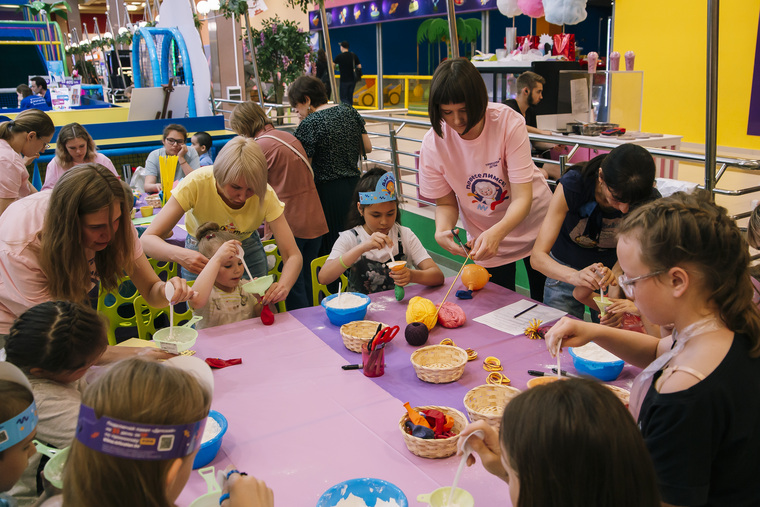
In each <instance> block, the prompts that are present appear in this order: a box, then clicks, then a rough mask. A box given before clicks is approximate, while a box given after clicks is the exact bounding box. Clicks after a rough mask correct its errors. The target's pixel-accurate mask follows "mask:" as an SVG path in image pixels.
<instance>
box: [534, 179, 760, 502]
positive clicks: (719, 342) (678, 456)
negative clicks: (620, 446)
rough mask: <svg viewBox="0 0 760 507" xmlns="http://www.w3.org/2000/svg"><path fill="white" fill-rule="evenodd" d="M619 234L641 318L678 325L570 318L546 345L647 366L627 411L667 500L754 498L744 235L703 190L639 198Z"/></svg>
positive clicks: (759, 382)
mask: <svg viewBox="0 0 760 507" xmlns="http://www.w3.org/2000/svg"><path fill="white" fill-rule="evenodd" d="M618 231H619V232H618V234H619V237H618V242H617V254H618V261H619V263H620V267H621V268H622V270H623V275H621V276H620V277H619V278H618V281H619V283H620V286H621V288H622V289H623V290H624V291H625V293H626V295H627V296H628V297H630V298H632V299H633V300H634V301H635V303H636V305H637V306H638V307H639V309H640V310H641V313H642V315H644V316H646V317H647V318H648V319H649V320H651V321H652V322H653V323H655V324H658V325H661V326H673V334H672V336H668V337H666V338H663V339H658V338H655V337H652V336H649V335H644V334H641V333H636V332H632V331H625V330H622V329H613V328H610V327H606V326H600V325H596V324H591V323H585V322H579V321H577V320H574V319H569V318H563V319H562V320H561V321H560V322H559V323H558V324H557V325H555V326H554V327H553V328H552V329H551V330H550V331H549V332H548V333H547V335H546V345H547V347H548V348H549V350H550V351H551V352H552V353H556V352H558V351H559V349H560V347H565V346H567V347H578V346H581V345H583V344H585V343H588V342H589V341H590V340H592V339H593V340H594V341H595V342H596V343H597V344H599V345H601V346H602V347H604V348H606V349H608V350H609V351H610V352H612V353H613V354H615V355H617V356H619V357H620V358H621V359H624V360H625V361H626V362H630V363H632V364H634V365H635V366H639V367H641V368H644V370H643V371H642V372H641V373H640V374H639V376H638V377H636V380H634V383H633V389H632V392H631V405H630V408H631V412H632V413H633V415H634V417H635V418H636V419H637V421H638V424H639V427H640V428H641V432H642V435H643V436H644V440H645V442H646V444H647V447H648V448H649V451H650V453H651V455H652V459H653V462H654V466H655V470H656V472H657V476H658V481H659V486H660V494H661V496H662V499H663V501H664V502H665V503H666V504H669V505H731V506H738V505H757V500H758V498H760V482H759V481H758V480H757V477H756V475H757V473H756V471H757V469H756V467H755V466H753V465H752V463H757V457H758V456H760V397H758V396H757V393H758V392H760V358H759V357H760V310H758V308H757V306H756V305H755V304H754V303H753V302H752V294H753V289H752V282H751V281H750V274H749V251H748V248H747V243H746V241H745V240H744V237H743V236H742V234H741V232H740V231H739V228H738V227H737V226H736V223H735V222H734V221H733V220H732V219H731V218H730V217H729V216H728V214H727V212H726V210H725V209H724V208H722V207H720V206H716V205H715V204H713V203H712V202H711V201H710V195H709V194H708V193H702V194H699V195H690V194H684V193H677V194H674V195H673V196H671V197H667V198H663V199H659V200H657V201H655V202H653V203H650V204H647V205H645V206H642V207H641V208H639V209H637V210H636V211H634V212H632V213H631V215H630V216H628V217H627V218H626V220H624V221H623V223H622V224H621V225H620V228H619V230H618ZM622 459H624V458H622Z"/></svg>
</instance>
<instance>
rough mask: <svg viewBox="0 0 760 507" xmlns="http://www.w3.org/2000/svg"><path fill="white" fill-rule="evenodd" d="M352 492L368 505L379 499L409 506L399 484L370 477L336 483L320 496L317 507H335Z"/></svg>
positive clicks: (403, 506) (405, 506)
mask: <svg viewBox="0 0 760 507" xmlns="http://www.w3.org/2000/svg"><path fill="white" fill-rule="evenodd" d="M351 494H353V495H354V496H358V497H359V498H361V499H362V500H364V502H365V503H366V504H367V505H375V503H377V501H378V500H382V501H384V502H388V501H390V500H395V501H396V503H397V504H398V505H399V507H409V501H408V500H407V499H406V495H405V494H404V492H403V491H401V490H400V489H399V487H398V486H396V485H395V484H391V483H390V482H388V481H384V480H382V479H372V478H369V477H367V478H363V479H351V480H348V481H343V482H341V483H339V484H336V485H335V486H333V487H332V488H330V489H328V490H327V491H325V492H324V493H323V494H322V496H321V497H319V501H318V502H317V507H334V506H335V505H337V504H338V502H340V501H341V500H343V499H345V498H348V496H349V495H351Z"/></svg>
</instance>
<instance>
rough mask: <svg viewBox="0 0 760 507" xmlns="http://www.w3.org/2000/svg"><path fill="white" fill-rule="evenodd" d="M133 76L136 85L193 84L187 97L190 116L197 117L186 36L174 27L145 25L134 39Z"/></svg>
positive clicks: (136, 32)
mask: <svg viewBox="0 0 760 507" xmlns="http://www.w3.org/2000/svg"><path fill="white" fill-rule="evenodd" d="M132 61H133V69H132V73H133V79H134V84H135V87H136V88H142V87H158V86H165V85H168V84H169V79H171V78H174V82H175V83H176V84H186V85H188V86H189V87H190V95H189V97H188V99H187V112H188V116H190V117H191V118H192V117H195V116H197V110H196V107H195V89H194V86H193V69H192V65H191V63H190V57H189V55H188V51H187V46H186V45H185V39H184V38H183V37H182V34H181V33H180V31H179V29H177V28H174V27H166V28H163V27H142V28H138V29H137V30H136V31H135V34H134V37H133V38H132Z"/></svg>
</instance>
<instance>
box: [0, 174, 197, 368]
mask: <svg viewBox="0 0 760 507" xmlns="http://www.w3.org/2000/svg"><path fill="white" fill-rule="evenodd" d="M131 199H132V196H131V195H129V194H128V193H127V190H126V189H125V188H124V187H123V186H122V184H121V182H120V181H119V180H118V179H116V177H115V176H114V175H113V174H111V172H110V171H109V170H108V169H106V168H105V167H103V166H101V165H98V164H84V165H81V166H78V167H75V168H73V169H70V170H68V171H66V172H65V173H64V175H63V176H62V177H61V179H60V180H59V181H58V183H57V184H56V186H55V188H54V189H53V190H52V191H44V192H39V193H37V194H35V195H33V196H30V197H27V198H26V199H21V200H20V201H17V202H15V203H13V204H12V205H11V206H9V207H8V209H7V210H6V212H5V213H4V214H3V216H2V217H0V230H2V231H3V234H2V236H1V237H0V335H4V334H7V333H8V330H9V329H10V327H11V324H12V323H13V321H14V319H16V317H18V316H19V315H21V314H22V313H24V311H26V310H27V309H29V308H31V307H32V306H35V305H37V304H39V303H43V302H45V301H54V300H62V301H72V302H76V303H83V304H87V303H89V302H90V301H91V300H92V298H97V294H98V292H97V288H98V282H99V283H100V286H101V287H102V288H103V289H105V290H107V291H110V290H113V289H115V288H116V287H117V286H118V284H119V281H120V279H122V278H123V277H124V274H125V273H126V274H127V275H128V276H129V277H130V278H131V280H132V283H134V285H135V287H137V290H138V291H139V292H140V294H142V296H143V297H144V298H145V300H146V301H147V303H148V304H149V305H150V306H152V307H155V308H163V307H165V306H166V305H167V304H168V302H167V301H166V298H165V297H164V294H165V285H166V282H162V281H161V280H160V279H159V278H158V276H157V275H156V273H155V272H154V271H153V268H152V267H151V265H150V263H148V259H147V258H146V257H145V254H144V253H143V251H142V247H141V245H140V240H139V238H138V237H137V231H136V230H135V227H134V226H133V225H132V222H131V220H130V209H131V207H130V201H131ZM169 283H171V284H172V285H173V286H174V297H173V300H174V302H180V301H186V300H188V299H190V298H191V297H192V295H193V294H194V293H193V291H192V289H190V288H189V287H188V286H187V283H185V281H184V280H182V279H181V278H177V277H175V278H172V279H171V280H169ZM119 349H121V347H120V348H119ZM118 352H119V351H117V352H114V351H113V350H111V349H109V351H108V352H106V356H104V357H106V358H107V360H110V359H113V358H115V357H118V356H119V355H130V354H129V351H127V352H126V353H124V352H123V351H120V352H122V354H118Z"/></svg>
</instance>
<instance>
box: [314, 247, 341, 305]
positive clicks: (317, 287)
mask: <svg viewBox="0 0 760 507" xmlns="http://www.w3.org/2000/svg"><path fill="white" fill-rule="evenodd" d="M328 257H329V255H323V256H322V257H317V258H316V259H314V260H313V261H311V298H312V302H313V305H314V306H319V302H320V301H321V300H322V298H325V297H327V296H330V295H331V294H332V293H331V292H330V290H329V289H328V288H327V285H323V284H321V283H319V280H318V279H317V274H318V273H319V270H320V269H322V266H324V265H325V261H326V260H327V258H328ZM340 281H341V283H342V284H343V287H348V278H346V275H344V274H342V275H340ZM320 295H321V296H322V297H320Z"/></svg>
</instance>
